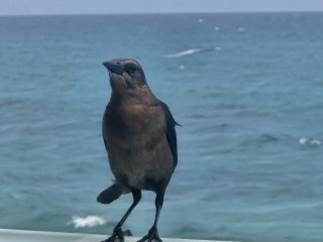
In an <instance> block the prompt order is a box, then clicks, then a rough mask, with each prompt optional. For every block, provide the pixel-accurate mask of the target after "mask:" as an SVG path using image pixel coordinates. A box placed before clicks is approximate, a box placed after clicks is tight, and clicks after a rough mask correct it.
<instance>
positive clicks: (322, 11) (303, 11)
mask: <svg viewBox="0 0 323 242" xmlns="http://www.w3.org/2000/svg"><path fill="white" fill-rule="evenodd" d="M280 13H323V10H277V11H276V10H271V11H267V10H259V11H258V10H257V11H253V10H251V11H249V10H248V11H244V10H242V11H241V10H238V11H214V12H206V11H205V12H203V11H201V12H129V13H121V12H120V13H118V12H116V13H30V14H29V13H26V14H0V17H38V16H39V17H46V16H48V17H51V16H98V15H100V16H104V15H114V16H115V15H121V16H122V15H181V14H183V15H185V14H191V15H198V14H280Z"/></svg>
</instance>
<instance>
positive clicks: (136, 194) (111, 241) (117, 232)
mask: <svg viewBox="0 0 323 242" xmlns="http://www.w3.org/2000/svg"><path fill="white" fill-rule="evenodd" d="M131 192H132V196H133V202H132V204H131V206H130V207H129V208H128V210H127V212H126V213H125V215H123V217H122V219H121V220H120V221H119V223H118V224H117V225H116V226H115V227H114V229H113V233H112V235H111V237H109V238H108V239H106V240H104V241H102V242H115V241H117V240H118V241H119V242H124V232H123V231H122V229H121V227H122V225H123V224H124V222H125V221H126V219H127V218H128V216H129V214H130V213H131V211H132V210H133V209H134V208H135V207H136V205H137V204H138V203H139V201H140V199H141V191H140V190H138V189H131Z"/></svg>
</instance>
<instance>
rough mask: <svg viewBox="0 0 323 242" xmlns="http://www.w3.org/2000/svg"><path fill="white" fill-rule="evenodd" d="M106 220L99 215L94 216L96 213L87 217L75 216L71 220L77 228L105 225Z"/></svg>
mask: <svg viewBox="0 0 323 242" xmlns="http://www.w3.org/2000/svg"><path fill="white" fill-rule="evenodd" d="M105 223H106V221H105V220H104V219H103V218H101V217H98V216H94V215H89V216H86V217H78V216H75V217H73V218H72V221H71V222H70V224H73V225H74V227H75V228H85V227H90V228H92V227H95V226H98V225H103V224H105Z"/></svg>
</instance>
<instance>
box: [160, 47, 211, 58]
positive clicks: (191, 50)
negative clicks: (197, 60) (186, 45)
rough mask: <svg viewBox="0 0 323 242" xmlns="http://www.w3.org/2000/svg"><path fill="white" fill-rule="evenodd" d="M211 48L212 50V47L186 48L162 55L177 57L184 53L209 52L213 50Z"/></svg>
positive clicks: (184, 54)
mask: <svg viewBox="0 0 323 242" xmlns="http://www.w3.org/2000/svg"><path fill="white" fill-rule="evenodd" d="M213 50H214V48H204V49H198V48H196V49H188V50H184V51H180V52H176V53H173V54H167V55H164V57H166V58H179V57H182V56H186V55H193V54H198V53H204V52H210V51H213Z"/></svg>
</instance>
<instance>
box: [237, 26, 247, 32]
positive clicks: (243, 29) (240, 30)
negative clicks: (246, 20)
mask: <svg viewBox="0 0 323 242" xmlns="http://www.w3.org/2000/svg"><path fill="white" fill-rule="evenodd" d="M245 30H246V29H245V28H244V27H239V28H238V31H239V32H244V31H245Z"/></svg>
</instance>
